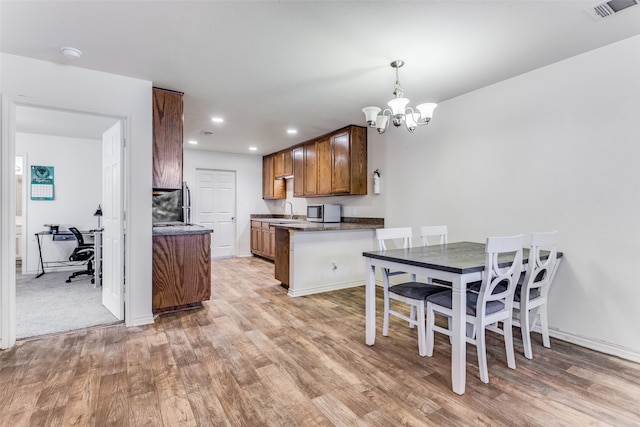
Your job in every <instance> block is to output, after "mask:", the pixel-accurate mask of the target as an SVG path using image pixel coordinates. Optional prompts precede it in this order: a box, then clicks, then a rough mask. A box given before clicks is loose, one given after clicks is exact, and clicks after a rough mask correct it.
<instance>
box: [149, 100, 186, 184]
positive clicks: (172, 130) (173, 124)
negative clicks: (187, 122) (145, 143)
mask: <svg viewBox="0 0 640 427" xmlns="http://www.w3.org/2000/svg"><path fill="white" fill-rule="evenodd" d="M152 109H153V178H152V186H153V188H162V189H179V188H182V158H183V146H182V142H183V122H182V111H183V106H182V93H180V92H174V91H170V90H165V89H159V88H153V106H152Z"/></svg>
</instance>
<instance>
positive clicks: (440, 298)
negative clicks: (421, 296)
mask: <svg viewBox="0 0 640 427" xmlns="http://www.w3.org/2000/svg"><path fill="white" fill-rule="evenodd" d="M451 300H452V297H451V291H444V292H438V293H437V294H433V295H429V296H428V297H427V301H429V302H431V303H433V304H436V305H439V306H442V307H446V308H449V309H451V308H452V307H453V302H452V301H451ZM477 305H478V294H476V293H475V292H467V310H466V311H467V314H468V315H469V316H475V315H476V308H477ZM503 309H504V304H503V303H501V302H500V301H489V302H487V311H486V314H492V313H497V312H498V311H500V310H503Z"/></svg>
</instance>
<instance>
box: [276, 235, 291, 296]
mask: <svg viewBox="0 0 640 427" xmlns="http://www.w3.org/2000/svg"><path fill="white" fill-rule="evenodd" d="M275 245H276V250H275V260H274V261H275V278H276V280H279V281H280V282H282V285H283V286H284V287H285V288H288V287H289V251H290V243H289V230H285V229H282V228H278V229H276V240H275Z"/></svg>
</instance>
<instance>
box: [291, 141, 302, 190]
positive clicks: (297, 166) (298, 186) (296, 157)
mask: <svg viewBox="0 0 640 427" xmlns="http://www.w3.org/2000/svg"><path fill="white" fill-rule="evenodd" d="M292 157H293V196H294V197H303V196H304V147H302V146H301V147H296V148H294V149H293V150H292Z"/></svg>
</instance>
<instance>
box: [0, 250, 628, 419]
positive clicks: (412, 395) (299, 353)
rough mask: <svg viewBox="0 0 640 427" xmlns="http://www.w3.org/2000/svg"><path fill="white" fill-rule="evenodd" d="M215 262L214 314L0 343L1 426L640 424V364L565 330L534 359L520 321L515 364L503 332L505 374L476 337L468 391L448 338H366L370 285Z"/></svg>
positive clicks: (493, 352)
mask: <svg viewBox="0 0 640 427" xmlns="http://www.w3.org/2000/svg"><path fill="white" fill-rule="evenodd" d="M212 271H213V284H212V286H213V288H212V289H213V292H212V299H211V301H209V302H206V303H205V304H204V305H205V307H204V309H200V310H197V311H191V312H183V313H179V314H170V315H163V316H161V317H160V318H158V319H157V320H156V322H155V324H153V325H149V326H145V327H134V328H125V327H124V326H111V327H103V328H93V329H88V330H83V331H78V332H73V333H67V334H64V335H56V336H49V337H44V338H41V339H35V340H30V341H21V342H18V344H17V345H16V346H15V347H14V348H13V349H11V350H7V351H4V352H0V407H1V409H0V425H2V426H12V427H14V426H58V425H59V426H70V425H78V426H93V425H96V426H104V425H114V426H305V427H306V426H333V425H336V426H358V425H360V426H399V425H411V426H429V425H434V426H436V425H437V426H443V425H446V426H456V425H459V426H470V425H483V426H499V425H505V426H516V425H517V426H522V425H531V426H555V425H564V426H585V425H611V426H632V425H640V405H639V404H638V403H639V401H640V365H638V364H635V363H632V362H628V361H625V360H621V359H618V358H615V357H610V356H607V355H603V354H600V353H596V352H593V351H590V350H586V349H584V348H581V347H577V346H574V345H571V344H567V343H563V342H561V341H557V340H552V343H551V349H545V348H543V347H542V344H541V339H540V336H539V335H538V334H534V338H533V346H534V347H533V351H534V360H532V361H529V360H527V359H525V358H524V356H522V346H521V341H520V340H519V337H520V332H519V330H517V329H516V330H515V332H514V335H515V338H516V352H517V353H516V363H517V368H516V369H515V370H511V369H509V368H507V366H506V359H505V354H504V347H503V344H502V341H501V339H499V338H498V337H497V336H494V335H491V333H489V336H488V353H489V354H488V364H489V380H490V384H488V385H486V384H483V383H482V382H480V380H479V377H478V367H477V364H476V353H475V348H474V347H472V346H468V352H467V360H468V362H467V392H466V394H464V395H463V396H458V395H456V394H454V393H453V392H452V391H451V386H450V345H449V343H448V340H447V339H446V337H444V336H442V335H440V334H436V347H435V351H434V355H433V357H431V358H428V357H420V356H418V350H417V341H416V337H415V330H411V329H409V328H408V327H406V326H405V325H404V324H403V323H401V322H399V321H395V320H392V323H391V331H390V336H389V337H382V335H381V333H380V328H381V324H382V322H381V321H379V322H378V338H377V340H376V344H375V345H374V346H372V347H369V346H367V345H366V344H365V343H364V335H365V334H364V323H365V320H364V287H360V288H353V289H348V290H342V291H335V292H329V293H325V294H320V295H313V296H307V297H298V298H290V297H287V295H286V291H285V289H283V288H282V287H280V286H279V285H278V282H276V281H275V280H274V279H273V264H271V263H268V262H266V261H263V260H260V259H257V258H237V259H225V260H219V261H214V262H213V268H212ZM380 296H381V293H379V297H380ZM379 307H381V301H380V302H379Z"/></svg>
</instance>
